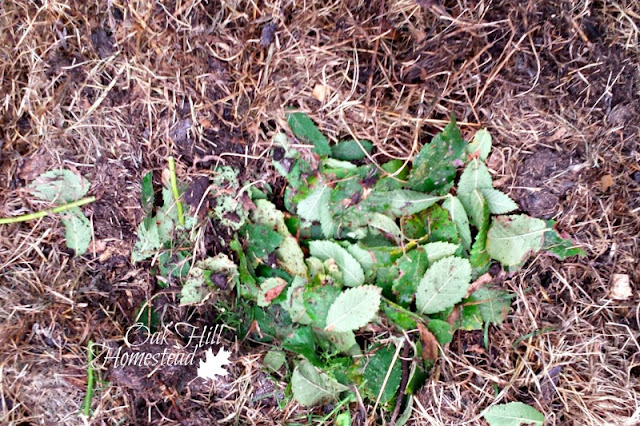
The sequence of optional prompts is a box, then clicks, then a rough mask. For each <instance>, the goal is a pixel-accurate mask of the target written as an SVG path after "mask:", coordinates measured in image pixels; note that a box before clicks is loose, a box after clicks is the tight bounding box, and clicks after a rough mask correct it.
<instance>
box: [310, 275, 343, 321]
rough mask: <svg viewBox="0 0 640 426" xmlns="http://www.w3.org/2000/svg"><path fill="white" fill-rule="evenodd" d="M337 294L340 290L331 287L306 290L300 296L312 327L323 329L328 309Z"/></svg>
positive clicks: (324, 286) (325, 286)
mask: <svg viewBox="0 0 640 426" xmlns="http://www.w3.org/2000/svg"><path fill="white" fill-rule="evenodd" d="M339 294H340V289H339V288H338V287H336V286H332V285H323V286H317V287H312V288H307V289H306V291H305V292H304V293H303V294H302V300H303V303H304V307H305V310H306V312H307V315H309V318H311V323H312V324H313V325H314V326H316V327H318V328H324V327H325V325H326V324H327V315H328V314H329V308H330V307H331V305H332V304H333V302H334V301H335V300H336V299H337V298H338V295H339Z"/></svg>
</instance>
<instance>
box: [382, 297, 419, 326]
mask: <svg viewBox="0 0 640 426" xmlns="http://www.w3.org/2000/svg"><path fill="white" fill-rule="evenodd" d="M382 301H383V302H384V303H386V304H387V305H389V306H390V307H392V308H393V309H396V310H398V311H401V312H402V313H403V314H405V315H408V316H410V317H411V318H412V319H413V320H414V321H416V322H421V323H424V324H427V323H428V322H429V320H428V319H427V318H424V317H421V316H420V315H418V314H416V313H413V312H411V311H409V310H407V309H405V308H403V307H402V306H400V305H398V304H397V303H393V302H392V301H391V300H389V299H387V298H386V297H384V296H382Z"/></svg>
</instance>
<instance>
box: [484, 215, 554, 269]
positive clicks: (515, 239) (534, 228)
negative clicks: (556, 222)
mask: <svg viewBox="0 0 640 426" xmlns="http://www.w3.org/2000/svg"><path fill="white" fill-rule="evenodd" d="M546 230H547V226H546V224H545V222H544V221H543V220H540V219H535V218H532V217H529V216H527V215H511V216H496V217H495V218H494V219H493V223H492V224H491V228H489V232H488V233H487V252H488V253H489V255H490V256H491V257H492V258H493V259H495V260H497V261H499V262H500V263H502V264H503V265H505V266H513V265H519V264H520V263H522V262H524V261H525V260H526V259H527V257H528V256H529V254H530V253H536V252H538V250H540V249H541V248H542V244H543V241H544V233H545V231H546Z"/></svg>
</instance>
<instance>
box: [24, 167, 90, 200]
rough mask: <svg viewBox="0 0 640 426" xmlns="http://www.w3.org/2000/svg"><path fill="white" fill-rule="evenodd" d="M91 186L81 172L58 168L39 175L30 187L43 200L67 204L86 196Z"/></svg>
mask: <svg viewBox="0 0 640 426" xmlns="http://www.w3.org/2000/svg"><path fill="white" fill-rule="evenodd" d="M89 186H90V183H89V181H88V180H87V179H85V178H83V177H82V176H80V175H79V174H77V173H74V172H72V171H71V170H67V169H56V170H51V171H48V172H46V173H43V174H41V175H40V176H38V178H37V179H36V180H35V181H34V182H33V183H32V184H31V185H29V188H32V192H33V195H34V196H36V197H38V198H40V199H41V200H46V201H57V203H58V204H66V203H71V202H73V201H76V200H79V199H80V198H82V197H84V196H85V195H86V194H87V192H88V191H89Z"/></svg>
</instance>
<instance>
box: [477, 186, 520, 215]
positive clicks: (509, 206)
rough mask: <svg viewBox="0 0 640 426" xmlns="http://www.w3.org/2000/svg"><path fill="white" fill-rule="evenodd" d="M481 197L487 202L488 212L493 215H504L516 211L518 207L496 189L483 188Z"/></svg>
mask: <svg viewBox="0 0 640 426" xmlns="http://www.w3.org/2000/svg"><path fill="white" fill-rule="evenodd" d="M482 195H484V198H485V199H486V200H487V204H488V205H489V211H490V212H491V213H493V214H505V213H509V212H512V211H514V210H518V205H517V204H516V202H515V201H513V200H512V199H511V197H509V196H508V195H507V194H505V193H504V192H502V191H499V190H497V189H492V188H483V189H482Z"/></svg>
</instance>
